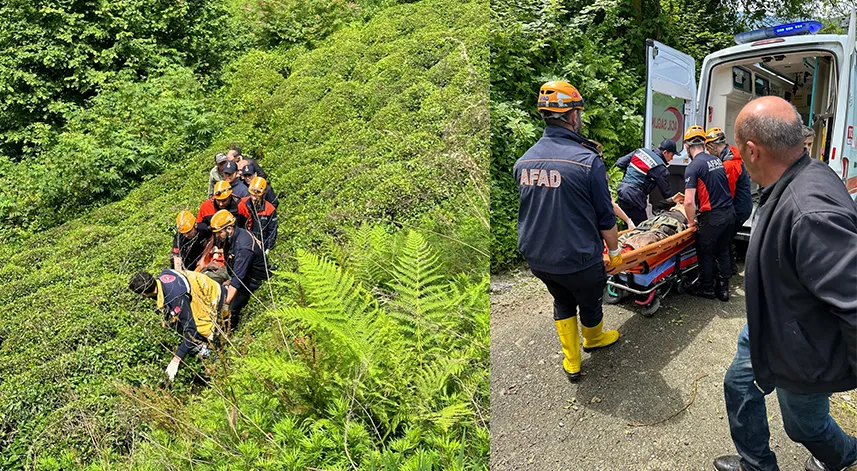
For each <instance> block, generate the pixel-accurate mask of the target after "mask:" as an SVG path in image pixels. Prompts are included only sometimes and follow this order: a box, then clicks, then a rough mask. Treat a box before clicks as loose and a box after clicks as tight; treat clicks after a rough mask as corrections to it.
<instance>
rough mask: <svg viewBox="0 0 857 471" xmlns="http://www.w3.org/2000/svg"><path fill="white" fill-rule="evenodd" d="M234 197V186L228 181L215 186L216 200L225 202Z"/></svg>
mask: <svg viewBox="0 0 857 471" xmlns="http://www.w3.org/2000/svg"><path fill="white" fill-rule="evenodd" d="M230 196H232V184H230V183H229V182H227V181H219V182H217V183H215V184H214V199H218V200H225V199H227V198H229V197H230Z"/></svg>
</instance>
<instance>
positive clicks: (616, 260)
mask: <svg viewBox="0 0 857 471" xmlns="http://www.w3.org/2000/svg"><path fill="white" fill-rule="evenodd" d="M607 256H608V257H610V261H609V262H607V266H606V267H605V268H607V269H608V270H610V269H612V268H616V267H618V266H619V265H621V264H622V249H619V248H617V249H616V250H608V251H607Z"/></svg>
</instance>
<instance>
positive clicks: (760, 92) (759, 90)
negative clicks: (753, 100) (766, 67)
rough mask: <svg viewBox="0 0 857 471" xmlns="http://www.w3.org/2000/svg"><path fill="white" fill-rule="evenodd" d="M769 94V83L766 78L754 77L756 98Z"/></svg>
mask: <svg viewBox="0 0 857 471" xmlns="http://www.w3.org/2000/svg"><path fill="white" fill-rule="evenodd" d="M770 94H771V83H770V82H769V81H768V79H766V78H762V77H759V76H758V75H757V76H756V96H765V95H770Z"/></svg>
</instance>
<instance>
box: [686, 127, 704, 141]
mask: <svg viewBox="0 0 857 471" xmlns="http://www.w3.org/2000/svg"><path fill="white" fill-rule="evenodd" d="M696 140H700V141H703V142H704V141H705V129H702V126H691V127H689V128H687V131H685V132H684V142H687V143H690V142H691V141H696ZM700 144H701V142H700Z"/></svg>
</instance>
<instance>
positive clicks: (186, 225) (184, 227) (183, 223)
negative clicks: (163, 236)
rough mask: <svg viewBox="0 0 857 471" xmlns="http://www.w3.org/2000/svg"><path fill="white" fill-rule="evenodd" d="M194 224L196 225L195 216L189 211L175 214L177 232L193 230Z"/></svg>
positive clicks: (182, 232) (183, 232) (185, 232)
mask: <svg viewBox="0 0 857 471" xmlns="http://www.w3.org/2000/svg"><path fill="white" fill-rule="evenodd" d="M194 225H196V218H194V217H193V214H191V212H190V211H182V212H180V213H179V214H178V216H176V229H178V231H179V234H187V233H188V232H190V231H191V230H193V226H194Z"/></svg>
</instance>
